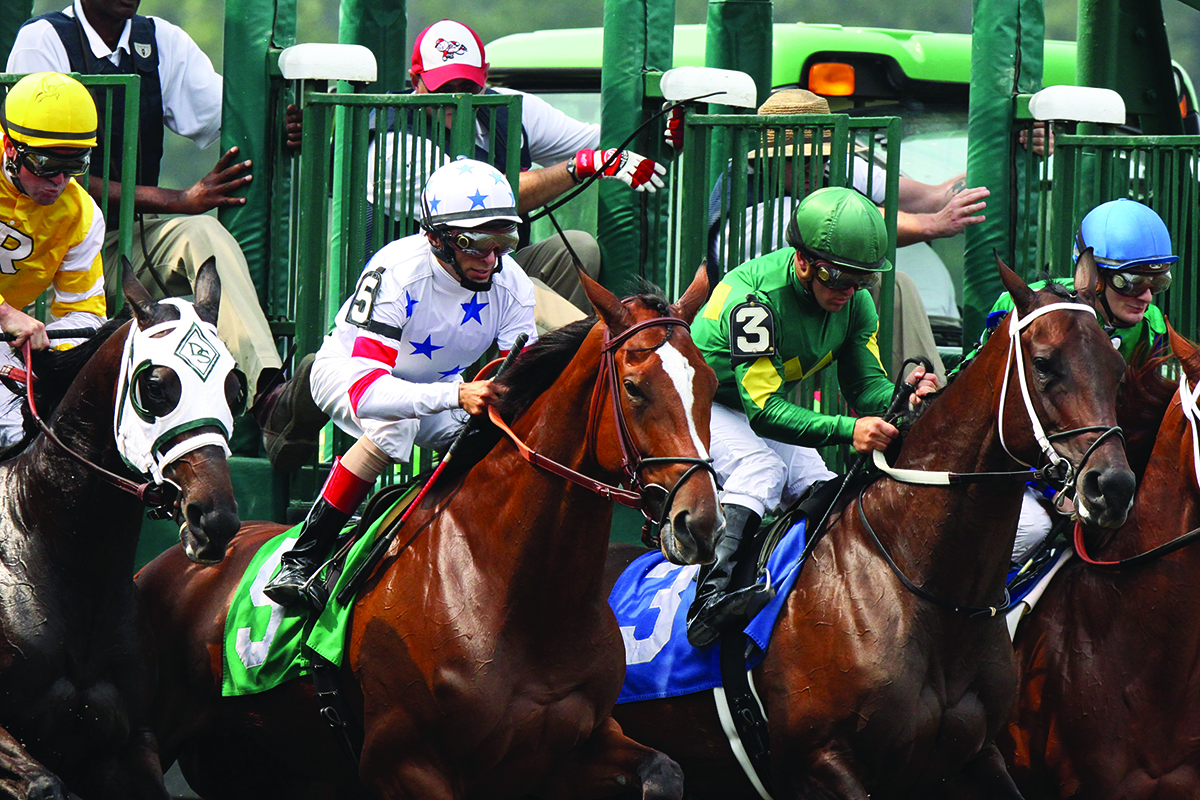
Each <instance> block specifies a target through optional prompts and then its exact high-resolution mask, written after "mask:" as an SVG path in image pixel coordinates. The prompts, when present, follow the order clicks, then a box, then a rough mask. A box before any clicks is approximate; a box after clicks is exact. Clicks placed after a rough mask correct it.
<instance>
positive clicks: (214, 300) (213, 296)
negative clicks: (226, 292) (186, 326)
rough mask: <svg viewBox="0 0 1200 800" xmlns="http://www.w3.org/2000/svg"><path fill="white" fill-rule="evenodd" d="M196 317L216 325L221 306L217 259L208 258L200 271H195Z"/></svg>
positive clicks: (213, 257)
mask: <svg viewBox="0 0 1200 800" xmlns="http://www.w3.org/2000/svg"><path fill="white" fill-rule="evenodd" d="M194 290H195V294H196V315H197V316H198V317H200V319H202V320H204V321H205V322H207V323H209V324H211V325H216V324H217V313H218V309H219V308H220V305H221V278H220V276H218V275H217V259H216V257H215V256H209V257H208V258H207V259H205V261H204V263H203V264H201V265H200V269H198V270H196V286H195V287H194Z"/></svg>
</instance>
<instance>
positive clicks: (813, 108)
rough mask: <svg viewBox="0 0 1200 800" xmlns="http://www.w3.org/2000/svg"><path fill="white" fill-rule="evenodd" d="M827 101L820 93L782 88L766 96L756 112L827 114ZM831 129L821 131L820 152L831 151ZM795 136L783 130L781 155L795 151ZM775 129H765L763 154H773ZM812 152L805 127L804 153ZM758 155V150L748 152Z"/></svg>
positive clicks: (808, 154)
mask: <svg viewBox="0 0 1200 800" xmlns="http://www.w3.org/2000/svg"><path fill="white" fill-rule="evenodd" d="M829 113H830V111H829V101H828V100H826V99H825V98H824V97H821V96H820V95H816V94H813V93H812V92H810V91H808V90H807V89H783V90H782V91H778V92H776V93H775V94H773V95H771V96H770V97H768V98H767V101H766V102H765V103H763V104H762V105H761V106H759V107H758V114H759V115H760V116H761V115H764V114H829ZM832 133H833V132H832V131H830V130H829V129H825V130H824V131H823V132H822V140H823V141H822V143H821V154H822V155H826V156H827V155H829V154H830V153H831V152H832V151H833V144H832V143H831V142H830V137H831V136H832ZM793 136H795V131H793V130H791V129H788V130H786V131H784V145H783V155H785V156H791V155H793V154H794V153H795V147H794V146H793V144H792V137H793ZM774 142H775V131H774V130H773V129H772V128H768V129H767V142H766V148H765V155H767V156H772V155H775V148H774V146H773V145H774ZM812 154H813V147H812V130H811V129H808V128H806V129H805V131H804V155H806V156H811V155H812ZM757 155H758V151H757V150H756V151H754V152H752V153H750V157H751V158H754V157H755V156H757Z"/></svg>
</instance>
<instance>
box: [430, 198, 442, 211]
mask: <svg viewBox="0 0 1200 800" xmlns="http://www.w3.org/2000/svg"><path fill="white" fill-rule="evenodd" d="M441 202H442V201H441V200H439V199H437V198H436V197H431V198H429V213H430V214H436V213H437V207H438V204H439V203H441Z"/></svg>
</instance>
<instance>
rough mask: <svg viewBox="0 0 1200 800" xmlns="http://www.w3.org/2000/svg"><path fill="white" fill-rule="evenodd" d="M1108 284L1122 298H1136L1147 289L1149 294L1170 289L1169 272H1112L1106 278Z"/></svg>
mask: <svg viewBox="0 0 1200 800" xmlns="http://www.w3.org/2000/svg"><path fill="white" fill-rule="evenodd" d="M1108 283H1109V285H1110V286H1112V288H1113V290H1114V291H1116V293H1117V294H1119V295H1122V296H1124V297H1137V296H1138V295H1140V294H1142V293H1143V292H1145V291H1146V290H1147V289H1149V290H1150V293H1151V294H1159V293H1161V292H1165V291H1166V290H1167V289H1169V288H1170V286H1171V272H1170V270H1167V271H1165V272H1152V273H1145V272H1113V273H1110V274H1109V276H1108Z"/></svg>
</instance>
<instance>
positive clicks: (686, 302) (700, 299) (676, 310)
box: [671, 262, 708, 324]
mask: <svg viewBox="0 0 1200 800" xmlns="http://www.w3.org/2000/svg"><path fill="white" fill-rule="evenodd" d="M707 299H708V266H707V265H706V264H704V263H703V262H702V263H701V264H700V268H699V269H698V270H696V275H695V276H694V277H693V278H692V284H691V286H689V287H688V288H687V291H685V292H684V293H683V297H681V298H679V301H678V302H676V303H675V304H674V305H672V306H671V313H672V314H674V315H675V316H677V317H679V318H680V319H681V320H684V321H685V322H687V323H688V324H691V322H692V320H694V319H695V318H696V312H697V311H699V310H700V307H701V306H702V305H704V301H705V300H707Z"/></svg>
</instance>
